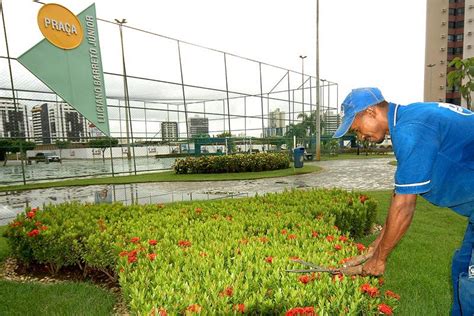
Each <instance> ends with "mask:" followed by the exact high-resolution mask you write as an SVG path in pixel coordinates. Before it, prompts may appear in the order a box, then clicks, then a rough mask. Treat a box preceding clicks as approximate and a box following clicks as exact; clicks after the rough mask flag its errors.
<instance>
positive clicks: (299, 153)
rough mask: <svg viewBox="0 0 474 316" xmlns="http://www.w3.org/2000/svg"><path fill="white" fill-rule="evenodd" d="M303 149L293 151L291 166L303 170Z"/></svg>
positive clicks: (298, 148) (297, 148)
mask: <svg viewBox="0 0 474 316" xmlns="http://www.w3.org/2000/svg"><path fill="white" fill-rule="evenodd" d="M303 159H304V147H296V148H295V149H293V164H294V166H295V168H303V164H304V163H303Z"/></svg>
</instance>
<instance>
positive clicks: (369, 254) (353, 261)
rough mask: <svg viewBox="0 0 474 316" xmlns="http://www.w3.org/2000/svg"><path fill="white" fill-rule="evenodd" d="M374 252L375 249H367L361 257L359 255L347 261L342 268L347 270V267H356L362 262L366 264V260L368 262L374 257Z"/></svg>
mask: <svg viewBox="0 0 474 316" xmlns="http://www.w3.org/2000/svg"><path fill="white" fill-rule="evenodd" d="M374 251H375V249H374V248H372V247H369V249H368V250H367V252H366V253H364V254H362V255H359V256H356V257H354V258H352V259H351V260H349V261H347V262H346V263H345V264H344V265H343V267H344V268H348V267H355V266H358V265H360V264H362V263H364V262H366V261H367V260H369V259H370V258H372V256H373V255H374Z"/></svg>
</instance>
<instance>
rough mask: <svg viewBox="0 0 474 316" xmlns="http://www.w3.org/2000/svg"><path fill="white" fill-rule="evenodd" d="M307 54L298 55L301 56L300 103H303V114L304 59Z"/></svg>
mask: <svg viewBox="0 0 474 316" xmlns="http://www.w3.org/2000/svg"><path fill="white" fill-rule="evenodd" d="M306 57H308V56H303V55H300V58H301V104H302V105H303V116H304V59H305V58H306Z"/></svg>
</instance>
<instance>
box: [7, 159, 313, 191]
mask: <svg viewBox="0 0 474 316" xmlns="http://www.w3.org/2000/svg"><path fill="white" fill-rule="evenodd" d="M320 170H321V168H320V167H317V166H311V165H306V166H304V167H303V168H297V169H294V168H293V167H291V168H288V169H281V170H272V171H262V172H240V173H213V174H175V173H174V171H165V172H154V173H144V174H139V175H132V176H120V177H103V178H83V179H74V180H63V181H51V182H41V183H31V184H26V185H9V186H0V192H4V191H23V190H33V189H44V188H53V187H67V186H84V185H97V184H128V183H144V182H186V181H188V182H189V181H226V180H250V179H262V178H276V177H286V176H294V175H298V174H305V173H311V172H317V171H320Z"/></svg>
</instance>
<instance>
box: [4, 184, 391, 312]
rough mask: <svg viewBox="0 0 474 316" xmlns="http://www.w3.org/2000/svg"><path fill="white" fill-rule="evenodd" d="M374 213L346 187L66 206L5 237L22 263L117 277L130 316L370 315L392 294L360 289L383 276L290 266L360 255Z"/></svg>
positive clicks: (17, 224) (25, 221)
mask: <svg viewBox="0 0 474 316" xmlns="http://www.w3.org/2000/svg"><path fill="white" fill-rule="evenodd" d="M375 212H376V204H375V202H373V201H372V200H371V199H370V198H367V197H365V196H362V195H360V194H359V193H357V192H346V191H342V190H308V191H296V190H294V191H287V192H283V193H275V194H266V195H264V196H258V197H254V198H245V199H235V200H221V201H205V202H204V201H201V202H199V201H197V202H191V203H173V204H168V205H134V206H130V207H126V206H123V205H121V204H112V205H104V204H100V205H87V204H86V205H81V204H78V203H68V204H60V205H56V206H47V207H46V208H45V209H44V210H38V211H36V212H34V214H33V215H32V214H31V213H30V211H28V212H26V216H25V214H22V215H19V216H18V218H17V219H16V221H14V222H12V223H11V224H10V225H9V227H8V229H7V232H6V235H7V236H8V237H9V238H8V239H9V242H10V244H11V245H12V247H11V248H12V251H13V254H14V255H15V256H17V257H19V258H21V259H22V260H24V261H27V262H40V263H46V264H51V265H53V266H54V267H55V269H56V270H57V269H59V267H61V266H66V265H74V264H77V265H79V266H81V267H83V268H84V269H86V267H89V268H94V269H98V270H101V271H104V272H105V273H107V275H109V277H111V278H115V277H116V276H118V277H119V282H120V285H121V288H122V293H123V296H124V298H125V300H126V301H127V302H128V305H129V308H130V310H131V312H132V314H150V313H152V312H153V311H154V312H155V314H158V312H159V310H160V309H166V310H167V311H168V312H169V313H170V314H178V313H184V312H186V310H188V311H189V309H202V311H203V313H205V314H212V313H214V314H233V313H235V312H237V311H238V309H244V310H245V311H246V312H247V313H250V314H252V313H253V314H279V313H282V312H284V311H286V310H288V309H290V308H292V307H297V306H312V307H315V308H316V310H317V312H318V313H319V314H321V315H323V314H364V315H365V314H377V312H378V311H377V306H378V304H380V303H382V301H384V300H385V299H384V298H383V297H382V296H381V295H379V296H376V297H370V296H369V295H367V294H366V293H364V291H362V290H361V286H362V285H363V284H364V283H368V284H369V285H370V286H375V285H376V282H377V281H376V280H373V279H372V280H371V279H369V278H362V277H357V278H354V279H352V278H348V277H338V276H336V277H333V276H331V275H328V274H322V275H320V274H317V275H305V276H304V278H303V279H300V277H301V275H294V274H289V273H287V272H285V270H286V269H290V268H301V266H298V265H296V264H295V263H293V262H292V261H291V260H289V259H290V258H294V257H299V258H301V259H303V260H306V261H310V262H314V263H316V264H320V265H324V266H334V267H335V266H338V265H340V264H341V263H342V262H343V261H344V260H345V259H346V258H348V257H352V256H355V255H357V254H358V253H360V249H358V247H357V245H356V244H355V243H354V242H352V239H351V237H352V236H356V235H359V234H362V233H363V232H364V231H366V230H367V229H368V228H369V227H370V226H371V225H373V220H374V214H375ZM36 222H40V224H37V223H36ZM351 224H354V225H351ZM43 226H44V227H43ZM35 227H36V228H38V227H39V229H38V232H37V233H35V234H31V232H32V231H33V229H36V228H35ZM40 248H41V249H42V250H41V251H40V250H39V249H40ZM306 281H307V282H306ZM305 282H306V283H305ZM385 302H388V303H390V304H391V305H393V304H395V302H393V301H390V299H388V301H385ZM195 304H197V305H195ZM236 309H237V311H236Z"/></svg>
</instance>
